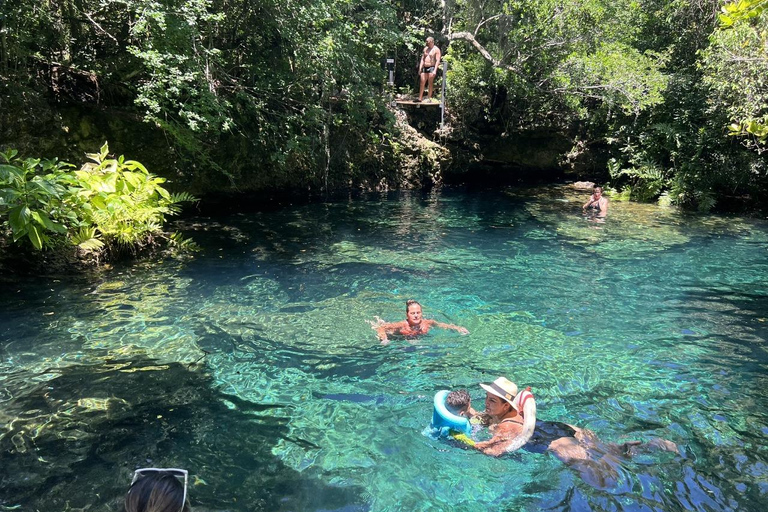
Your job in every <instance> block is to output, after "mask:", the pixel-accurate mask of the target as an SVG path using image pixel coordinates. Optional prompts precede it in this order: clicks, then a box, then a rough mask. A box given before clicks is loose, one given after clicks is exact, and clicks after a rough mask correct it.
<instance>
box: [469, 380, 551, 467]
mask: <svg viewBox="0 0 768 512" xmlns="http://www.w3.org/2000/svg"><path fill="white" fill-rule="evenodd" d="M480 387H481V388H483V389H484V390H485V414H486V415H488V416H489V417H490V418H491V426H490V427H489V430H490V431H491V433H492V434H493V437H492V438H491V439H489V440H488V441H482V442H479V443H476V444H475V448H477V449H478V450H480V451H481V452H483V453H485V454H486V455H493V456H495V457H498V456H500V455H503V454H505V453H509V452H513V451H515V450H518V449H520V448H521V447H522V446H523V445H525V443H527V442H528V440H529V439H530V438H531V436H532V435H533V432H534V427H535V425H536V400H535V399H534V398H533V394H532V393H531V391H530V388H528V389H525V390H523V391H521V392H519V393H518V391H517V384H515V383H514V382H512V381H511V380H509V379H507V378H506V377H499V378H498V379H496V380H494V381H493V382H492V383H490V384H480Z"/></svg>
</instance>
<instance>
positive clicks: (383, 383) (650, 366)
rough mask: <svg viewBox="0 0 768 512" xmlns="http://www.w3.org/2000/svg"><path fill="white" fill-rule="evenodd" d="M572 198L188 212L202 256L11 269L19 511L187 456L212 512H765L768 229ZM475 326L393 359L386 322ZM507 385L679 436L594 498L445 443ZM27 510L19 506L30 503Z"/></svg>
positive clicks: (4, 394) (1, 482)
mask: <svg viewBox="0 0 768 512" xmlns="http://www.w3.org/2000/svg"><path fill="white" fill-rule="evenodd" d="M584 195H585V194H583V193H572V192H570V191H569V190H568V189H566V188H548V189H542V190H528V191H508V192H500V193H498V194H488V193H486V194H483V195H466V194H462V193H458V192H450V191H447V192H443V193H435V194H431V195H424V196H422V195H420V194H398V195H389V196H375V197H369V198H368V199H367V200H358V201H350V202H343V203H332V204H315V205H307V206H298V207H291V208H285V209H283V210H280V211H277V212H270V213H255V214H247V215H237V216H232V217H226V218H218V219H194V220H188V221H185V222H184V223H183V225H182V226H181V227H182V228H183V229H184V231H185V232H186V234H187V235H188V236H191V237H192V238H194V239H195V241H197V242H198V244H200V245H201V246H202V247H203V252H202V253H200V254H199V255H198V256H197V257H196V258H195V259H193V260H190V261H174V260H167V261H164V262H153V263H144V264H138V265H134V266H130V267H121V268H115V269H111V270H106V271H103V272H101V273H99V274H97V275H94V276H88V277H81V278H76V279H73V278H63V277H62V278H58V279H57V278H44V279H40V278H38V279H13V278H10V277H8V276H5V277H4V278H3V281H0V304H2V306H3V307H2V310H0V426H1V427H2V428H0V511H1V510H7V509H10V510H46V511H54V510H55V511H58V510H104V511H106V510H117V509H118V508H119V503H120V501H121V498H122V496H123V494H124V492H125V490H126V489H127V485H128V483H129V482H130V478H131V473H132V471H133V469H134V468H136V467H141V466H147V465H159V466H173V467H184V468H187V469H189V470H190V474H192V475H194V476H193V478H192V481H193V482H194V485H192V486H191V490H190V496H191V500H192V503H193V505H195V510H198V511H207V510H210V511H224V510H227V511H252V510H270V511H272V510H275V511H317V512H320V511H344V512H352V511H390V510H391V511H394V510H408V511H465V510H466V511H472V510H503V511H518V510H541V509H547V510H589V509H592V510H632V511H635V510H637V511H640V510H665V511H667V510H707V511H710V510H755V511H757V510H763V506H762V503H765V502H766V499H767V498H768V497H767V496H766V494H768V465H767V464H768V448H766V445H765V443H764V439H765V437H766V434H768V415H767V414H766V411H767V410H768V409H767V408H766V405H767V404H766V402H767V401H768V399H766V394H765V392H764V389H765V388H766V384H768V378H767V377H766V363H767V362H768V355H766V336H767V335H768V300H767V299H768V287H767V286H766V284H767V281H768V272H767V271H768V258H767V257H766V256H768V224H766V223H765V222H762V221H759V220H747V219H738V218H722V217H713V216H706V217H701V216H686V215H682V214H680V213H677V212H675V211H674V210H664V209H660V208H657V207H655V206H648V205H628V204H620V203H615V202H614V203H613V204H612V209H611V211H610V213H609V218H608V220H607V222H606V223H605V224H597V223H594V222H590V221H589V220H587V219H584V218H582V217H581V216H580V215H579V212H580V204H582V203H583V200H584ZM409 298H416V299H418V300H419V301H420V302H421V303H422V304H423V306H424V313H425V316H427V317H431V318H436V319H438V320H441V321H447V322H453V323H456V324H459V325H462V326H465V327H467V328H468V329H469V330H470V335H468V336H460V335H458V334H457V333H455V332H452V331H440V330H435V331H432V332H431V333H430V334H429V335H427V336H425V337H423V338H421V339H420V340H418V341H417V342H415V343H411V342H408V341H405V340H396V341H394V342H393V343H392V344H391V345H389V346H387V347H382V346H380V345H379V343H378V341H377V339H376V337H375V334H374V332H373V331H372V330H371V328H370V326H369V324H368V323H367V321H368V320H372V319H373V318H374V317H375V316H381V317H383V318H385V319H387V320H390V321H394V320H399V319H402V318H404V302H405V300H406V299H409ZM498 375H506V376H508V377H509V378H511V379H512V380H514V381H515V382H517V383H518V384H519V385H521V386H531V387H532V388H533V391H534V393H535V395H536V398H537V403H538V409H539V417H540V418H541V419H546V420H560V421H568V422H572V423H575V424H577V425H579V426H582V427H588V428H590V429H592V430H594V431H595V432H596V433H597V434H598V435H599V436H600V437H601V438H602V439H604V440H607V441H613V442H623V441H626V440H631V439H639V440H649V439H651V438H653V437H657V436H661V437H664V438H667V439H670V440H672V441H674V442H676V443H678V444H679V445H680V446H681V449H682V452H683V454H682V455H681V456H674V455H673V454H669V453H661V454H654V455H651V456H643V457H637V458H635V459H633V460H631V461H625V463H623V465H622V466H621V474H620V477H621V478H620V479H619V481H618V482H616V483H615V484H614V485H611V486H608V487H607V488H596V487H593V486H592V485H590V484H588V483H587V482H585V481H583V480H582V479H581V478H580V477H579V474H578V473H577V472H576V471H575V470H573V469H572V468H569V467H567V466H565V465H563V464H562V463H561V462H559V461H558V460H557V459H555V458H554V457H553V456H551V455H549V454H539V453H530V452H526V451H522V452H519V453H517V454H514V455H511V456H507V457H503V458H500V459H493V458H490V457H486V456H483V455H480V454H477V453H473V452H467V451H464V450H461V449H458V448H456V447H452V446H449V445H447V444H442V443H438V442H435V441H432V440H430V439H428V438H427V437H425V436H423V435H422V430H423V429H424V427H425V425H426V424H427V423H428V422H429V419H430V416H431V401H432V396H433V394H434V393H435V392H436V391H437V390H439V389H446V388H458V387H465V388H468V389H469V390H470V393H471V394H472V396H473V399H474V405H475V406H476V407H477V408H481V407H482V401H483V397H484V393H483V392H482V390H481V389H480V388H479V387H478V386H477V382H479V381H488V380H492V379H493V378H495V377H496V376H498ZM14 507H15V508H14Z"/></svg>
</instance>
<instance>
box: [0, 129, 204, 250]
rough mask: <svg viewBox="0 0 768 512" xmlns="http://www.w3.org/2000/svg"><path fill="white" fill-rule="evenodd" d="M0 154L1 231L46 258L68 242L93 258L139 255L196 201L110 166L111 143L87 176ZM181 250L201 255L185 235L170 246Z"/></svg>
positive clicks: (141, 174) (134, 169)
mask: <svg viewBox="0 0 768 512" xmlns="http://www.w3.org/2000/svg"><path fill="white" fill-rule="evenodd" d="M17 154H18V152H17V151H15V150H10V151H8V152H6V153H0V159H2V161H3V162H5V163H3V164H0V222H1V223H2V224H0V226H4V227H6V229H7V230H9V233H10V235H11V237H12V239H13V241H14V242H17V243H23V242H24V241H25V240H28V242H29V243H31V245H32V246H33V247H34V248H35V249H37V250H41V249H43V248H50V247H53V246H55V245H56V242H57V241H59V242H61V244H60V245H65V242H68V243H69V244H71V245H76V246H77V247H79V248H80V249H81V250H83V251H85V252H87V253H100V252H102V251H105V250H111V251H117V252H119V251H121V250H124V249H126V248H127V249H136V248H140V247H142V246H144V245H146V244H148V243H150V242H151V241H152V240H153V238H154V237H156V236H158V235H161V234H162V226H163V224H164V223H165V220H166V217H167V216H169V215H175V214H178V213H179V211H180V204H181V203H184V202H191V201H195V200H196V199H195V197H193V196H192V195H190V194H188V193H185V192H182V193H178V194H171V193H170V192H168V191H167V190H166V189H165V188H163V187H162V184H163V183H164V182H165V179H164V178H160V177H158V176H155V175H153V174H151V173H150V172H148V171H147V169H146V168H145V167H144V166H143V165H142V164H141V163H139V162H137V161H135V160H126V159H125V158H124V157H123V156H120V157H118V158H109V157H108V154H109V146H108V145H107V144H106V143H105V144H104V145H103V146H102V147H101V149H100V150H99V152H98V153H93V154H88V155H87V157H88V158H89V159H90V160H91V161H90V162H88V163H86V164H84V165H83V166H82V167H81V168H80V169H79V170H76V171H73V170H72V168H73V167H74V166H73V165H72V164H69V163H66V162H59V161H58V160H39V159H32V158H28V159H25V160H21V159H19V158H17ZM168 243H169V244H172V245H173V246H174V247H175V248H176V249H177V250H185V249H191V248H193V246H194V244H192V242H186V241H184V240H183V239H181V238H180V237H179V236H178V235H176V236H171V237H169V238H168Z"/></svg>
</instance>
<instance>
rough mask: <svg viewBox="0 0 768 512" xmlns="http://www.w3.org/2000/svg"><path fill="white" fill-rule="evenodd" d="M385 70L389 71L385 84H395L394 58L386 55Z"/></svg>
mask: <svg viewBox="0 0 768 512" xmlns="http://www.w3.org/2000/svg"><path fill="white" fill-rule="evenodd" d="M387 71H388V72H389V80H387V85H395V59H390V58H389V57H387Z"/></svg>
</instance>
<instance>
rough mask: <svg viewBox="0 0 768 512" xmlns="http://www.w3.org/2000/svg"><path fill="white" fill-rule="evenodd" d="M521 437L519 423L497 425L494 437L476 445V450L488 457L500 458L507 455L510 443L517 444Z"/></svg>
mask: <svg viewBox="0 0 768 512" xmlns="http://www.w3.org/2000/svg"><path fill="white" fill-rule="evenodd" d="M520 435H521V427H520V424H519V423H499V424H498V425H496V431H495V432H494V433H493V437H492V438H491V439H489V440H488V441H482V442H480V443H475V448H476V449H478V450H480V451H481V452H483V453H484V454H486V455H492V456H493V457H499V456H501V455H504V454H505V453H507V446H509V444H510V442H515V441H516V440H517V439H518V438H519V437H520Z"/></svg>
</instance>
